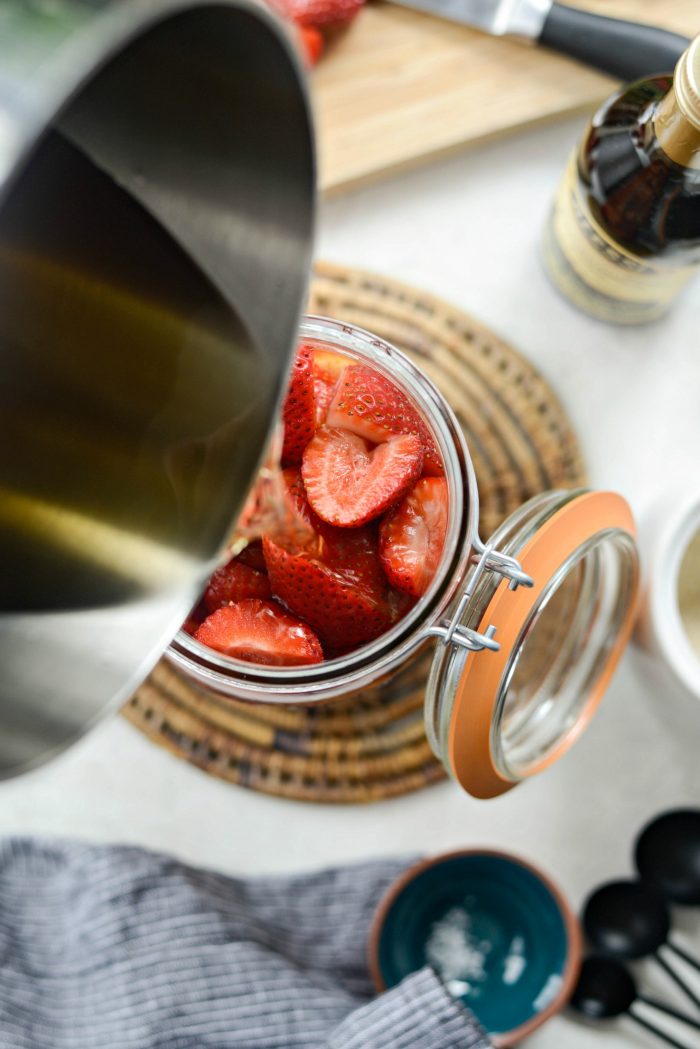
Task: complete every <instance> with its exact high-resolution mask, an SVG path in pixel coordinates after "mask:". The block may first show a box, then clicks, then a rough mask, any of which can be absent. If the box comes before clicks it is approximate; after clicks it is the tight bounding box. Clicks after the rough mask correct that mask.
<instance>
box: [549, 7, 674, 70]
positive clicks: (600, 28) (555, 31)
mask: <svg viewBox="0 0 700 1049" xmlns="http://www.w3.org/2000/svg"><path fill="white" fill-rule="evenodd" d="M538 42H539V43H540V44H543V45H544V46H545V47H550V48H552V50H553V51H560V52H561V53H562V54H565V55H570V56H571V58H577V59H579V61H581V62H585V63H586V65H589V66H593V67H594V68H595V69H600V70H601V71H602V72H603V73H610V75H611V76H614V77H617V78H618V79H620V80H625V81H631V80H639V79H640V78H641V77H644V76H651V75H652V74H654V73H672V72H673V70H674V69H675V66H676V62H677V61H678V59H679V58H680V57H681V55H682V53H683V52H684V51H685V49H686V47H687V46H688V44H689V42H690V41H689V40H687V39H686V37H684V36H681V35H680V34H679V33H671V32H670V31H669V30H668V29H659V28H657V27H656V26H650V25H638V24H637V23H635V22H623V21H622V20H621V19H619V18H606V17H605V16H604V15H594V14H591V13H590V12H589V11H579V10H577V9H576V8H575V7H565V6H564V5H563V4H557V3H554V4H552V8H551V10H550V12H549V14H548V15H547V19H546V21H545V23H544V27H543V29H542V32H541V33H540V37H539V41H538Z"/></svg>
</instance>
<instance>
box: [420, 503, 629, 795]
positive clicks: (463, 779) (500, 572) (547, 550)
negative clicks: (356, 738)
mask: <svg viewBox="0 0 700 1049" xmlns="http://www.w3.org/2000/svg"><path fill="white" fill-rule="evenodd" d="M634 535H635V526H634V520H633V518H632V514H631V511H630V508H629V506H628V505H627V503H626V502H625V500H624V499H623V498H622V497H621V496H619V495H616V494H614V493H610V492H587V491H580V490H579V491H577V492H548V493H546V494H545V495H543V496H538V497H536V498H535V499H533V500H531V501H530V502H529V503H527V504H526V505H525V506H524V507H522V508H521V509H520V510H518V511H517V513H516V514H514V515H512V516H511V517H510V518H509V519H508V520H507V521H506V522H505V524H504V525H503V526H502V527H501V528H500V529H499V531H498V532H497V533H496V535H494V536H493V538H492V540H491V541H490V542H489V543H488V544H486V545H485V546H484V545H482V544H480V545H479V547H478V548H477V550H476V553H475V557H474V560H475V564H474V567H473V568H472V570H471V571H470V573H469V575H468V577H467V580H466V583H465V586H464V588H463V589H462V592H461V595H460V596H459V598H458V599H457V601H456V603H455V605H454V606H453V615H452V618H451V619H450V620H449V621H445V622H443V623H441V624H439V625H438V626H436V627H434V628H433V629H432V631H431V633H432V634H433V635H434V636H437V637H438V638H439V642H438V645H437V652H436V655H435V659H434V661H433V666H432V669H431V673H430V677H429V680H428V687H427V691H426V726H427V731H428V737H429V739H430V742H431V745H432V747H433V749H434V751H435V753H436V754H437V755H438V756H439V757H440V758H441V759H442V760H443V762H444V763H445V765H446V766H447V767H448V769H449V770H450V771H451V773H452V774H453V776H454V777H455V778H456V779H457V781H458V782H459V783H460V784H461V786H462V787H464V788H465V789H466V790H467V791H468V792H469V793H470V794H473V795H475V796H476V797H494V796H496V795H498V794H502V793H504V792H505V791H507V790H509V789H510V788H511V787H513V786H515V785H516V783H518V782H520V781H521V780H522V779H524V778H526V777H528V776H532V775H535V774H536V773H537V772H540V771H541V770H542V769H544V768H546V767H547V766H548V765H550V764H552V763H553V762H554V761H556V760H557V758H559V757H560V756H561V755H562V754H563V753H565V751H566V750H568V748H569V747H570V746H571V745H572V743H573V742H574V741H575V740H576V739H577V738H578V736H579V735H580V733H581V732H582V731H583V729H584V728H585V727H586V725H587V724H588V722H589V721H590V718H591V716H592V715H593V713H594V711H595V709H596V707H597V706H598V703H599V702H600V700H601V698H602V696H603V694H604V692H605V689H606V688H607V685H608V683H609V681H610V678H611V676H612V674H613V671H614V669H615V667H616V665H617V662H618V660H619V658H620V655H621V654H622V651H623V649H624V647H625V645H626V643H627V641H628V639H629V636H630V633H631V631H632V627H633V623H634V616H635V608H636V598H637V593H638V587H639V567H638V556H637V550H636V545H635V541H634Z"/></svg>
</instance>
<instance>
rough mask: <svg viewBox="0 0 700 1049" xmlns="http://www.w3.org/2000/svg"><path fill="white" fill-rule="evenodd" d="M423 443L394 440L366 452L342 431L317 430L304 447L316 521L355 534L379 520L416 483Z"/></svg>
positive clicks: (304, 465) (405, 436)
mask: <svg viewBox="0 0 700 1049" xmlns="http://www.w3.org/2000/svg"><path fill="white" fill-rule="evenodd" d="M422 469H423V442H422V441H421V439H420V437H418V436H417V435H416V434H410V433H408V434H398V435H397V436H394V437H391V438H390V439H389V440H387V441H385V442H384V443H383V444H379V445H377V446H376V448H372V447H371V446H370V445H369V444H368V442H367V441H365V440H364V439H363V438H362V437H358V436H356V435H355V434H352V433H348V432H347V430H340V429H331V428H329V427H325V426H323V427H321V429H320V430H317V432H316V436H315V437H314V439H313V440H312V441H310V442H309V444H308V445H307V447H306V451H305V452H304V458H303V461H302V467H301V473H302V477H303V479H304V487H305V488H306V497H307V499H308V500H309V503H310V504H311V507H312V509H313V510H314V511H315V512H316V513H317V514H318V516H319V517H320V518H322V520H324V521H327V522H328V523H329V524H332V525H336V526H338V527H340V528H356V527H357V526H358V525H362V524H365V522H367V521H371V520H373V519H374V518H375V517H379V515H380V514H383V513H384V511H385V510H386V509H387V508H388V507H390V506H391V505H392V504H393V503H396V502H397V501H398V500H399V499H401V497H402V496H403V495H405V493H406V492H407V491H408V490H409V488H410V487H411V485H412V484H413V483H414V482H415V481H416V480H417V479H418V478H419V477H420V475H421V471H422Z"/></svg>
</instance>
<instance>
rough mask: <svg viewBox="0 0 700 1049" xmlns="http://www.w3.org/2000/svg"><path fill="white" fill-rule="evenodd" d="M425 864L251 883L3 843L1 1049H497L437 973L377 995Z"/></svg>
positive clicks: (49, 845)
mask: <svg viewBox="0 0 700 1049" xmlns="http://www.w3.org/2000/svg"><path fill="white" fill-rule="evenodd" d="M410 862H412V858H408V859H406V858H405V859H403V860H382V861H373V862H370V863H363V864H357V865H354V866H350V867H343V868H338V869H335V870H327V871H320V872H314V873H312V874H308V875H295V876H293V877H281V878H280V877H274V878H248V879H243V878H232V877H227V876H225V875H222V874H217V873H215V872H213V871H208V870H202V869H198V868H196V867H193V866H190V865H188V864H185V863H180V862H179V861H177V860H175V859H172V858H171V857H167V856H162V855H159V854H157V853H152V852H148V851H146V850H144V849H140V848H136V847H129V846H93V845H87V844H85V843H81V842H70V841H48V842H45V841H39V840H32V839H21V838H17V839H12V840H9V841H6V842H3V843H0V1049H356V1047H357V1049H360V1047H362V1049H457V1046H459V1047H460V1049H465V1047H466V1049H486V1046H487V1042H486V1039H485V1038H484V1035H483V1033H482V1032H481V1031H480V1029H479V1027H478V1024H477V1023H476V1022H475V1020H474V1019H473V1017H471V1016H470V1015H469V1014H468V1013H467V1012H466V1011H465V1010H464V1009H463V1008H462V1007H461V1005H459V1004H457V1003H456V1002H454V1001H452V999H450V997H449V996H448V995H447V993H446V991H445V990H444V988H443V987H442V985H441V984H440V982H439V980H438V979H437V977H436V976H435V975H434V974H433V973H432V971H430V970H428V969H426V970H422V971H421V972H418V973H414V974H412V975H411V976H409V977H408V978H407V979H406V980H404V982H403V983H402V984H401V985H400V986H399V987H396V988H394V989H393V990H391V991H388V992H386V993H385V994H383V995H381V996H379V997H375V995H374V990H373V986H372V981H371V978H370V974H369V971H368V963H367V939H368V934H369V927H370V924H371V920H372V916H373V914H374V911H375V908H376V906H377V903H378V902H379V900H380V898H381V897H382V895H383V894H384V892H385V891H386V890H387V888H388V887H389V885H390V884H391V883H392V882H393V881H394V879H395V878H396V877H397V876H398V875H399V874H400V873H401V872H402V871H403V870H405V868H406V866H407V865H408V864H409V863H410Z"/></svg>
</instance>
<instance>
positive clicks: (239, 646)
mask: <svg viewBox="0 0 700 1049" xmlns="http://www.w3.org/2000/svg"><path fill="white" fill-rule="evenodd" d="M194 636H195V639H196V640H197V641H201V642H202V644H203V645H208V646H209V648H213V649H215V650H216V651H217V652H223V653H224V655H227V656H231V657H232V658H233V659H245V660H247V662H249V663H265V664H269V665H270V666H280V667H296V666H304V665H306V664H308V663H321V662H322V661H323V649H322V648H321V644H320V642H319V640H318V638H317V637H316V635H315V634H314V632H313V630H311V628H310V627H308V626H307V625H306V623H302V622H301V621H300V620H298V619H295V618H294V617H293V616H290V615H289V614H288V613H287V612H285V611H284V609H283V608H281V607H280V606H279V605H277V604H275V602H274V601H258V600H257V599H255V598H251V599H248V600H246V601H240V602H239V603H238V604H236V605H226V606H225V607H224V608H219V609H217V611H216V612H213V613H212V614H211V615H210V616H208V617H207V618H206V619H205V620H204V622H203V623H202V625H201V626H200V627H199V629H198V630H197V632H196V633H195V635H194Z"/></svg>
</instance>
